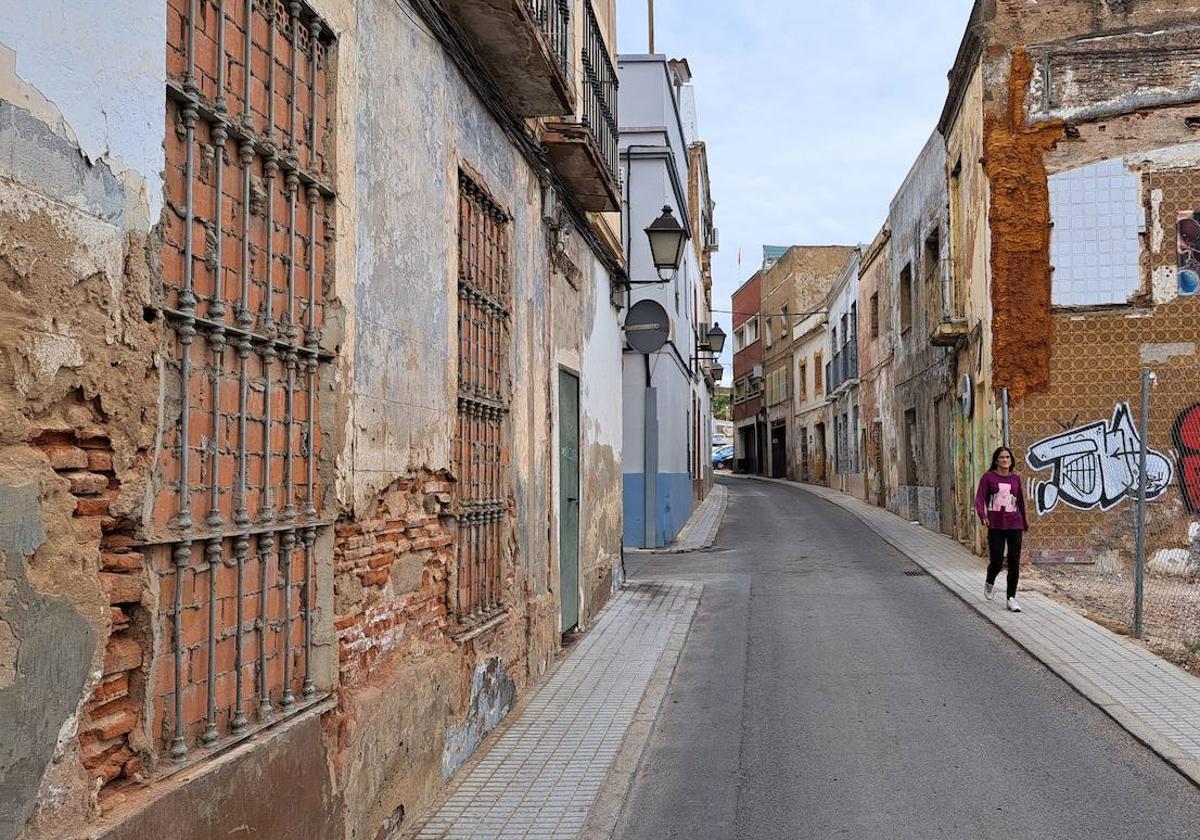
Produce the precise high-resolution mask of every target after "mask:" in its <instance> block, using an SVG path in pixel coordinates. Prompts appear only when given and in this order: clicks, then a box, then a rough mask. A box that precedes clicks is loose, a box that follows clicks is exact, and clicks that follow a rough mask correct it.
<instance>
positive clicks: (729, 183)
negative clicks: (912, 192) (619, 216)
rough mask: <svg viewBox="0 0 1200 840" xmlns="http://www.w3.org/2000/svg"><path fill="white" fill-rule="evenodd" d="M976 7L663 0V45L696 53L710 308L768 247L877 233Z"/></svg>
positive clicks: (623, 36) (628, 35)
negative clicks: (717, 234) (706, 186)
mask: <svg viewBox="0 0 1200 840" xmlns="http://www.w3.org/2000/svg"><path fill="white" fill-rule="evenodd" d="M970 11H971V0H837V2H828V0H655V26H654V32H655V36H654V37H655V52H658V53H664V54H666V55H667V56H669V57H671V58H687V59H688V64H689V65H690V66H691V68H692V74H693V76H694V79H693V85H694V86H695V89H696V107H697V111H698V113H699V123H700V134H701V137H702V138H703V139H704V140H705V141H706V142H707V143H708V163H709V174H710V176H711V178H712V192H713V198H714V200H715V201H716V203H717V209H716V224H717V227H718V228H720V231H721V249H720V251H719V252H718V253H717V254H715V255H714V263H713V308H714V309H717V310H728V309H729V308H730V300H729V299H730V295H731V294H732V293H733V290H734V289H736V288H737V287H738V285H739V284H740V283H741V282H742V281H744V280H745V279H746V278H747V277H749V276H750V275H751V274H752V273H753V272H754V270H755V269H756V268H757V267H758V265H759V264H760V263H761V260H762V245H764V244H770V245H795V244H805V245H852V244H855V243H857V242H869V241H870V240H871V239H872V238H873V237H874V235H875V233H876V232H877V231H878V230H879V228H880V226H881V225H882V224H883V222H884V219H885V216H886V214H887V208H888V203H889V202H890V201H891V198H892V196H893V195H894V194H895V192H896V189H897V188H898V187H899V186H900V182H901V181H902V180H903V179H904V176H905V174H906V173H907V172H908V169H909V167H910V166H911V165H912V162H913V160H914V159H915V157H916V155H917V153H918V152H919V151H920V149H921V147H922V146H924V144H925V141H926V140H927V139H928V138H929V135H930V134H931V133H932V132H933V130H934V129H935V128H936V126H937V119H938V116H939V115H940V113H941V109H942V103H943V102H944V100H945V96H946V84H947V83H946V73H947V72H948V71H949V70H950V65H951V63H952V62H953V61H954V55H955V52H956V51H957V50H958V44H959V41H960V40H961V38H962V34H963V30H964V28H965V26H966V23H967V18H968V16H969V15H970ZM646 17H647V16H646V0H618V3H617V28H618V33H617V49H618V51H619V52H622V53H645V52H646V51H647V41H646V30H647V25H646V24H647V21H646ZM642 226H644V225H642V224H640V223H635V224H634V228H635V229H637V228H640V227H642ZM739 249H740V250H741V254H742V262H741V269H740V271H739V269H738V250H739ZM718 319H719V320H720V321H721V324H722V327H723V328H724V329H725V331H726V333H728V332H730V327H729V316H728V314H726V313H718ZM731 345H732V341H730V342H727V343H726V350H725V353H724V357H725V358H724V364H725V366H726V367H725V370H726V380H727V381H728V378H729V368H730V361H729V359H730V353H731V351H730V347H731Z"/></svg>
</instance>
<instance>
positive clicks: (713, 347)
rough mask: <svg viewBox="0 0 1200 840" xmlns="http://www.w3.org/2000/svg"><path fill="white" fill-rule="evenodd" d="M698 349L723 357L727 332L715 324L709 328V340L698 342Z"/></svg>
mask: <svg viewBox="0 0 1200 840" xmlns="http://www.w3.org/2000/svg"><path fill="white" fill-rule="evenodd" d="M697 349H698V350H701V351H703V352H705V353H712V354H713V355H714V356H720V355H721V351H722V350H724V349H725V330H723V329H721V325H720V324H713V325H712V326H711V327H709V328H708V340H707V341H701V342H698V346H697Z"/></svg>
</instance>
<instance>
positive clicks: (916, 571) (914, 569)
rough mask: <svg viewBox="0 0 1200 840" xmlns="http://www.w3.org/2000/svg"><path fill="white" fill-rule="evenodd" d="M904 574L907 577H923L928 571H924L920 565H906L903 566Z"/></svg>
mask: <svg viewBox="0 0 1200 840" xmlns="http://www.w3.org/2000/svg"><path fill="white" fill-rule="evenodd" d="M904 574H905V575H906V576H907V577H924V576H925V575H927V574H928V572H926V571H925V570H924V569H922V568H921V567H920V566H908V567H907V568H905V570H904Z"/></svg>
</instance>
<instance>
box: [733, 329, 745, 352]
mask: <svg viewBox="0 0 1200 840" xmlns="http://www.w3.org/2000/svg"><path fill="white" fill-rule="evenodd" d="M745 346H746V328H745V327H738V328H737V329H736V330H734V331H733V352H734V353H737V352H739V351H740V350H741V349H742V348H743V347H745Z"/></svg>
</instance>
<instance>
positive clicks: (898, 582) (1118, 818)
mask: <svg viewBox="0 0 1200 840" xmlns="http://www.w3.org/2000/svg"><path fill="white" fill-rule="evenodd" d="M722 480H723V481H726V482H727V484H728V487H729V490H730V506H729V512H728V513H727V515H726V519H725V523H724V525H723V526H722V528H721V532H720V534H719V536H718V539H717V543H716V545H715V546H714V548H713V550H711V551H707V552H699V553H694V554H682V555H650V556H645V555H643V556H640V557H638V558H637V559H631V560H629V561H627V563H628V566H629V573H630V575H631V577H635V578H638V577H641V578H672V579H693V580H698V581H702V582H703V583H704V586H705V589H704V594H703V596H702V598H701V602H700V606H699V609H698V611H697V613H696V617H695V620H694V622H693V625H692V630H691V634H690V636H689V637H688V640H687V643H686V646H685V647H684V650H683V654H682V656H681V658H680V661H679V663H678V665H677V666H676V670H675V674H674V677H673V679H672V682H671V685H670V688H669V691H668V694H667V696H666V699H665V700H664V701H663V706H662V709H661V711H660V713H659V716H658V719H657V721H656V722H655V726H654V729H653V732H652V734H651V736H650V741H649V743H648V745H647V747H646V751H645V753H644V754H643V757H642V761H641V764H640V766H639V768H638V771H637V775H636V777H635V779H634V782H633V787H632V790H631V792H630V796H629V798H628V801H627V802H626V804H625V808H624V811H623V813H622V816H621V819H620V822H619V823H618V826H617V831H616V834H615V836H616V837H618V838H623V840H634V839H635V838H637V840H641V839H642V838H645V840H667V838H686V840H701V839H702V838H744V840H760V838H761V839H762V840H768V839H769V838H889V840H891V838H920V840H932V839H933V838H947V839H948V840H974V838H997V839H998V840H1015V838H1038V840H1057V839H1058V838H1114V840H1135V838H1136V840H1166V838H1189V839H1190V840H1195V838H1200V790H1197V788H1196V787H1194V786H1193V785H1192V784H1191V783H1190V782H1188V781H1187V780H1186V779H1184V778H1183V777H1182V776H1180V775H1178V774H1177V773H1176V772H1175V771H1174V770H1172V769H1171V768H1170V767H1169V766H1168V765H1166V764H1165V763H1163V762H1162V761H1161V760H1160V759H1159V758H1158V757H1156V756H1155V755H1154V754H1153V753H1151V752H1150V751H1149V750H1147V749H1146V748H1145V747H1143V746H1142V745H1141V744H1139V743H1138V742H1136V741H1135V740H1133V738H1131V737H1130V736H1129V735H1128V734H1126V733H1125V732H1124V730H1122V729H1120V728H1119V727H1118V726H1117V725H1116V724H1115V723H1113V722H1112V721H1111V720H1110V719H1109V718H1107V717H1106V716H1105V715H1104V714H1103V713H1102V712H1100V711H1099V710H1098V709H1096V708H1095V707H1093V706H1092V705H1091V704H1090V703H1089V702H1088V701H1087V700H1085V699H1084V698H1082V697H1081V696H1079V695H1078V694H1076V693H1075V692H1074V691H1073V690H1072V689H1071V688H1070V687H1069V686H1068V685H1066V684H1065V683H1063V682H1062V681H1061V680H1060V679H1058V677H1056V676H1055V675H1054V674H1052V673H1050V672H1049V671H1047V670H1046V669H1045V668H1044V667H1043V666H1042V665H1040V664H1039V663H1038V662H1037V661H1035V660H1034V659H1032V658H1031V657H1030V656H1029V655H1028V654H1026V653H1025V652H1024V651H1023V650H1021V649H1020V648H1018V647H1017V646H1016V645H1015V644H1014V643H1012V642H1011V641H1009V640H1008V639H1007V638H1006V637H1004V636H1002V635H1001V634H1000V632H999V631H998V630H996V629H995V628H994V627H992V626H991V625H990V624H988V623H986V622H984V621H983V620H982V619H980V618H979V617H978V616H977V615H976V614H975V613H974V612H973V611H972V610H971V609H970V608H969V607H967V606H966V605H965V604H963V603H962V602H960V601H959V600H958V599H957V598H955V597H954V596H952V595H951V594H950V593H948V592H946V591H945V590H944V589H942V587H941V586H940V585H939V584H938V583H937V582H936V581H935V580H934V579H933V578H931V577H928V576H915V577H910V576H906V575H904V573H903V571H904V569H906V568H912V564H910V563H909V562H908V560H907V559H906V558H905V557H904V556H903V555H901V554H899V553H898V552H897V551H896V550H895V549H893V548H892V547H891V546H890V545H888V544H887V543H885V542H883V541H882V540H881V539H880V538H878V537H877V536H876V535H875V534H874V532H872V531H870V530H869V529H867V528H866V526H864V525H863V524H862V523H861V522H860V521H859V520H858V519H856V518H855V517H854V516H853V515H852V514H850V513H848V512H846V511H844V510H842V509H841V508H838V507H836V506H834V505H831V504H829V503H828V502H824V501H822V500H820V499H818V498H816V497H814V496H811V495H809V494H806V493H804V492H803V491H802V490H799V489H797V488H794V487H789V486H783V485H779V484H774V483H770V482H763V481H753V480H747V479H722ZM981 584H982V580H981Z"/></svg>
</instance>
